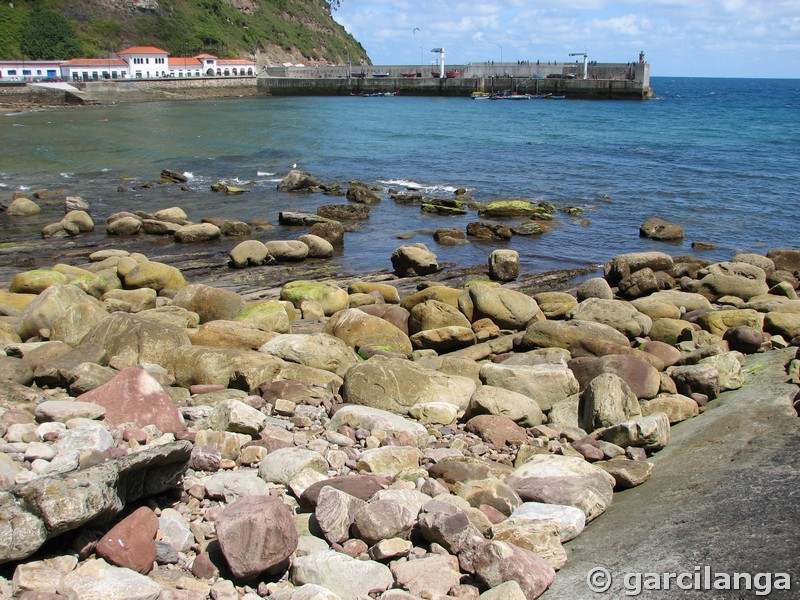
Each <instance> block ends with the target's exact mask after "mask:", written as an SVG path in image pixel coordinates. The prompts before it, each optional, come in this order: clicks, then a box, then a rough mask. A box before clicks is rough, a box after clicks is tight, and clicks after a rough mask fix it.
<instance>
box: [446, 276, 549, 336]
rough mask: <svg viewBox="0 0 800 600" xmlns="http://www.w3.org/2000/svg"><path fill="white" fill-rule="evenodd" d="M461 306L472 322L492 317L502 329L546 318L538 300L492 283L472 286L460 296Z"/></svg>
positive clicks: (516, 327)
mask: <svg viewBox="0 0 800 600" xmlns="http://www.w3.org/2000/svg"><path fill="white" fill-rule="evenodd" d="M458 307H459V309H460V310H461V312H462V313H464V314H465V315H466V316H467V318H468V319H469V320H470V321H471V322H475V321H478V320H479V319H491V320H492V321H493V322H494V323H495V324H496V325H497V326H498V327H500V328H501V329H515V330H520V329H524V328H525V327H526V326H527V325H528V323H530V322H531V321H532V320H534V319H536V320H543V319H544V315H543V314H542V313H541V311H540V310H539V305H538V304H536V300H534V299H533V298H531V297H530V296H528V295H527V294H523V293H522V292H517V291H515V290H509V289H506V288H502V287H499V286H497V285H493V284H476V285H473V286H470V287H469V288H467V289H466V290H464V292H463V293H462V294H461V295H460V296H459V298H458Z"/></svg>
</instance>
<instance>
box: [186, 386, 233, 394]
mask: <svg viewBox="0 0 800 600" xmlns="http://www.w3.org/2000/svg"><path fill="white" fill-rule="evenodd" d="M224 389H225V386H224V385H220V384H218V383H197V384H195V385H190V386H189V393H190V394H191V395H192V396H196V395H198V394H210V393H211V392H220V391H222V390H224Z"/></svg>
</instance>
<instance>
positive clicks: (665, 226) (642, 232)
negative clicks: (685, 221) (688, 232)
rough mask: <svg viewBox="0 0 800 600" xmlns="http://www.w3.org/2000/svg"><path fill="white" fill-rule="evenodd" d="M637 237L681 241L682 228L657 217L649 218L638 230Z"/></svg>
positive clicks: (682, 235)
mask: <svg viewBox="0 0 800 600" xmlns="http://www.w3.org/2000/svg"><path fill="white" fill-rule="evenodd" d="M639 237H644V238H650V239H651V240H663V241H669V240H682V239H683V238H684V233H683V227H681V226H680V225H676V224H675V223H670V222H669V221H665V220H664V219H660V218H659V217H650V218H649V219H647V220H646V221H645V222H644V223H642V226H641V227H640V228H639Z"/></svg>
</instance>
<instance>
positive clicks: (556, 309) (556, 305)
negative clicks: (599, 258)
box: [533, 279, 608, 319]
mask: <svg viewBox="0 0 800 600" xmlns="http://www.w3.org/2000/svg"><path fill="white" fill-rule="evenodd" d="M600 281H602V282H603V283H605V279H601V280H600ZM606 285H608V284H606ZM533 299H534V300H536V304H537V305H538V306H539V308H540V309H541V311H542V313H543V314H544V316H545V317H547V318H548V319H563V318H564V316H565V315H566V314H567V312H569V310H570V309H572V308H574V307H575V306H577V304H578V301H577V300H576V299H575V296H572V295H571V294H567V293H565V292H539V293H538V294H534V295H533Z"/></svg>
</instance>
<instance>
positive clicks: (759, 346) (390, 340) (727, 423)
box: [0, 170, 800, 600]
mask: <svg viewBox="0 0 800 600" xmlns="http://www.w3.org/2000/svg"><path fill="white" fill-rule="evenodd" d="M182 177H183V175H181V174H180V173H176V172H173V171H168V170H165V171H163V172H162V173H161V180H162V182H163V183H164V185H175V186H180V185H181V183H182V181H181V178H182ZM345 188H346V189H345ZM278 189H279V190H281V191H283V192H284V193H287V194H291V193H307V192H308V190H312V189H313V190H315V191H317V192H321V193H329V194H330V195H331V196H332V197H335V196H340V197H343V198H344V201H342V199H341V198H340V200H338V201H336V202H332V203H331V204H328V205H325V206H321V207H319V209H318V210H317V213H316V214H311V213H299V212H296V211H294V212H292V211H284V212H282V213H281V216H280V223H279V226H281V227H285V228H286V231H287V233H291V234H292V235H287V236H286V239H277V240H269V241H266V242H263V241H260V240H258V239H254V237H255V236H254V232H256V231H258V228H259V227H272V225H270V224H267V223H258V222H247V223H245V222H243V221H237V220H233V219H214V218H208V219H203V220H202V222H192V221H190V220H189V219H188V217H187V213H186V211H185V210H184V209H182V208H180V207H177V206H171V207H167V206H165V207H164V208H163V209H161V210H159V211H154V212H144V211H138V210H135V209H133V207H131V210H130V211H122V212H115V213H113V214H100V212H99V211H97V210H96V209H95V208H93V207H92V206H91V204H90V203H88V202H86V201H84V200H83V199H82V198H80V197H77V196H71V195H68V194H61V193H56V192H47V190H40V191H39V192H37V193H36V194H34V193H30V194H26V193H22V192H16V193H14V195H13V197H8V198H2V199H0V200H2V205H3V210H4V213H5V214H4V215H3V216H2V218H4V219H13V222H14V223H15V224H17V225H19V224H20V223H23V222H24V220H25V219H26V218H30V217H32V216H35V215H37V214H39V211H40V210H41V207H40V205H41V204H43V203H50V204H51V205H54V204H55V205H57V206H58V207H59V212H60V207H61V205H62V204H63V218H61V219H60V220H59V221H56V222H53V223H50V224H47V225H46V226H45V227H44V228H43V229H42V230H41V237H37V239H33V238H31V239H29V240H27V241H24V242H23V241H19V242H14V243H12V244H6V245H4V246H3V247H1V248H0V256H3V266H2V267H0V283H2V285H3V286H4V287H3V288H2V289H0V315H2V316H0V342H2V348H3V353H0V390H2V391H0V506H2V510H0V576H1V577H0V598H19V599H27V600H51V599H52V600H54V599H57V598H71V599H78V600H84V599H85V600H89V599H93V598H98V597H102V598H105V599H107V600H115V599H120V600H123V599H125V600H129V599H143V600H144V599H149V600H184V599H185V600H202V599H206V598H213V599H214V600H256V599H257V598H262V597H269V598H275V599H276V600H305V599H309V598H314V599H322V598H324V599H327V600H337V599H342V600H349V599H356V598H366V597H372V598H380V599H382V600H414V599H425V600H439V599H445V598H454V599H455V598H459V599H462V600H478V599H479V598H480V599H482V600H516V599H519V600H522V599H532V598H537V597H539V596H541V595H542V594H545V593H546V597H547V598H556V599H557V598H581V597H587V598H589V597H595V595H594V594H592V593H591V592H590V591H589V589H588V588H586V589H584V588H582V587H581V586H580V582H582V581H583V578H584V577H585V573H578V574H577V576H575V577H573V576H572V575H571V576H570V582H569V583H563V584H561V587H559V584H560V577H561V574H560V571H562V570H563V571H564V572H567V571H569V569H570V563H571V548H572V547H579V548H580V547H582V546H581V544H582V540H583V539H584V536H586V538H587V539H589V541H588V542H586V546H583V547H584V548H589V550H588V551H584V552H588V553H590V556H589V557H588V560H587V556H586V555H585V554H582V553H581V551H578V552H577V553H576V554H577V555H578V559H579V560H581V561H583V562H582V563H581V564H582V565H584V564H591V559H592V558H593V557H594V554H593V553H599V550H598V548H602V547H611V548H613V547H614V546H615V544H616V542H615V536H616V535H619V536H620V538H626V536H627V537H630V536H631V532H636V531H640V532H641V529H642V522H644V521H645V519H644V518H642V519H639V520H637V519H638V518H639V517H640V515H639V513H637V512H636V511H637V510H639V511H642V512H643V511H644V509H641V508H636V507H637V494H640V493H641V496H638V497H641V498H647V500H646V504H647V506H649V507H658V506H659V505H660V503H663V510H664V511H665V513H666V512H667V511H668V509H669V504H670V490H671V485H672V484H673V483H674V477H675V476H676V475H675V474H676V473H679V472H681V467H680V464H682V463H680V462H678V463H675V462H670V460H673V461H676V460H678V459H677V458H675V457H679V456H680V453H681V452H682V449H683V448H685V447H688V448H689V449H690V450H689V451H687V453H688V456H689V457H690V458H691V456H692V455H693V454H692V451H691V442H692V440H694V441H695V442H696V443H699V442H698V440H699V439H700V438H702V436H703V435H706V434H708V432H709V431H711V430H712V429H713V428H714V427H718V428H719V430H720V431H721V430H723V429H725V430H726V431H734V432H735V433H734V434H731V435H732V439H734V440H740V439H743V438H744V436H745V435H748V434H749V432H748V427H749V423H750V421H749V420H748V419H747V418H745V417H744V416H742V415H744V414H745V413H748V414H751V416H752V419H753V421H752V422H757V421H756V420H757V419H758V418H761V419H762V420H763V422H770V421H772V422H773V423H774V422H775V421H776V420H777V421H778V424H777V425H773V426H774V427H775V429H776V431H780V432H781V436H783V437H781V440H784V439H785V440H788V441H787V442H786V445H785V448H786V451H787V452H789V453H795V454H796V449H797V448H796V442H797V433H798V421H797V412H798V399H799V398H800V395H799V394H798V392H799V391H800V388H798V385H799V384H800V354H799V353H798V351H797V347H798V346H800V299H798V296H797V290H798V288H800V281H799V279H798V278H800V249H798V248H772V249H769V250H768V251H766V252H765V253H764V254H755V253H749V252H748V253H739V254H736V255H732V256H731V257H730V259H729V260H727V261H723V262H711V261H707V260H702V259H699V258H696V257H693V256H672V255H671V254H670V253H668V252H666V251H665V252H662V251H649V252H632V253H625V254H620V255H618V256H616V257H615V258H613V259H612V260H610V261H608V262H607V263H606V264H605V265H603V266H602V267H600V266H598V268H597V269H595V268H586V269H573V270H565V271H554V272H547V273H539V274H532V273H525V272H521V269H520V260H519V254H518V253H517V252H516V251H514V250H510V249H504V248H498V249H495V250H493V251H492V252H491V253H490V254H488V255H487V257H486V262H485V263H484V264H482V265H476V266H472V267H457V266H455V265H448V264H441V263H440V262H439V261H438V259H437V256H436V253H435V251H434V250H435V249H436V247H439V246H446V245H458V244H468V243H470V240H474V239H487V238H491V239H494V240H496V241H498V242H499V243H502V241H503V240H507V239H509V238H511V237H512V236H522V235H547V229H548V227H551V226H552V225H551V224H552V221H553V219H554V216H555V215H556V214H557V213H560V214H565V215H569V216H570V217H574V218H578V217H579V215H578V214H577V213H579V212H580V210H579V209H578V208H576V207H571V206H562V207H558V208H556V207H555V206H551V205H548V204H546V203H541V202H540V203H537V202H532V201H527V200H520V199H503V200H496V201H493V202H490V203H486V204H482V205H480V206H478V205H477V204H475V203H474V202H473V201H472V199H471V198H470V197H469V196H468V194H467V193H466V190H458V191H457V192H456V193H455V194H454V195H453V197H452V198H444V199H441V198H440V199H431V198H425V197H422V196H421V195H419V194H414V193H405V192H397V193H394V194H393V195H392V200H394V202H396V203H407V205H409V206H411V207H414V208H409V210H419V211H421V212H425V211H429V212H435V213H436V214H448V213H452V212H456V211H463V212H466V211H467V210H475V211H477V214H478V217H479V220H477V221H474V222H472V223H470V224H469V225H468V226H467V227H466V228H465V230H462V229H459V228H439V229H437V230H436V231H432V232H426V235H429V236H430V238H431V239H430V241H428V240H426V243H403V241H402V240H399V241H398V244H397V248H396V250H395V251H394V252H393V253H392V254H391V256H387V257H386V261H387V263H390V264H391V270H390V269H386V270H382V271H379V272H372V273H364V274H352V273H346V272H343V271H342V270H341V269H340V268H339V267H337V264H336V258H335V257H336V253H337V251H340V250H341V248H342V245H343V244H345V245H346V238H347V235H348V231H349V230H350V228H352V227H354V226H357V222H358V221H359V220H363V219H367V218H369V211H370V208H371V207H375V206H376V205H378V203H379V202H380V196H379V195H378V194H377V193H376V190H374V189H371V187H370V185H368V184H362V183H359V182H350V183H349V184H348V185H346V186H342V187H341V189H340V188H336V189H334V188H332V187H330V186H328V185H327V184H324V183H322V182H320V181H318V180H317V179H316V178H314V177H313V176H312V175H310V174H308V173H305V172H303V171H299V170H293V171H291V172H290V173H289V174H288V175H286V177H284V178H283V179H282V181H281V182H280V183H279V184H278ZM218 191H219V193H220V194H236V193H237V191H238V190H237V188H235V187H233V186H226V187H223V188H220V189H219V190H218ZM675 220H679V219H678V218H676V219H675ZM101 223H102V225H101ZM631 227H632V228H633V229H634V230H635V229H637V228H638V229H639V234H640V235H641V236H642V237H646V238H648V239H651V240H654V243H659V242H664V243H665V244H668V242H669V240H674V239H676V238H680V237H682V236H683V231H682V229H681V227H680V226H679V225H678V224H676V223H672V222H667V221H663V220H661V219H657V218H653V219H648V220H647V221H646V222H644V223H634V224H631ZM301 230H302V231H301ZM87 240H91V241H87ZM165 240H168V241H169V245H170V248H171V249H170V251H169V252H163V251H160V249H163V248H165V247H166V246H167V242H166V241H165ZM408 241H409V242H411V241H412V240H408ZM414 241H417V240H414ZM173 246H177V247H178V249H177V250H176V249H175V248H174V247H173ZM665 248H667V249H669V246H668V245H665ZM432 249H433V250H432ZM601 269H602V275H600V274H599V272H600V270H601ZM765 374H767V375H765ZM774 386H780V389H779V390H778V388H776V387H774ZM760 390H763V393H762V394H760V393H759V391H760ZM776 390H777V391H776ZM736 394H739V396H736ZM765 396H768V397H765ZM728 398H731V399H733V400H726V399H728ZM736 398H739V400H735V399H736ZM725 415H728V418H727V419H726V418H725ZM758 422H759V423H761V422H762V421H758ZM684 431H686V432H687V433H686V434H684V433H683V432H684ZM759 431H760V430H759ZM688 432H690V433H688ZM720 435H721V434H720ZM776 435H777V434H776ZM763 436H764V438H765V440H764V441H762V444H763V445H764V446H765V447H770V443H769V440H770V439H771V438H769V436H770V431H768V430H767V431H765V432H764V433H763ZM675 439H677V440H678V442H674V441H673V440H675ZM748 439H750V438H748ZM676 443H677V444H680V445H679V446H676V445H675V444H676ZM713 443H714V442H713V441H709V442H708V445H713ZM707 447H708V446H704V452H705V451H706V450H707ZM753 453H755V455H756V456H758V448H756V449H755V450H754V451H753ZM747 456H748V457H751V456H752V455H751V454H748V455H747ZM764 456H766V454H765V455H764ZM731 460H733V459H731ZM742 460H743V461H744V459H742ZM747 460H749V461H751V460H753V459H752V458H748V459H747ZM662 462H663V464H664V473H665V475H666V476H667V478H666V479H660V480H659V479H658V477H659V469H660V468H661V464H662ZM795 464H796V461H795ZM692 468H693V469H694V470H693V471H692V472H691V476H692V477H694V478H696V481H698V482H702V481H706V480H708V481H718V480H719V481H721V478H718V477H717V476H715V473H718V472H719V470H720V469H721V468H722V467H721V466H720V465H716V464H714V461H712V460H708V461H707V462H703V461H700V463H699V464H698V465H695V466H694V467H692ZM758 468H759V465H758V464H757V463H756V465H755V467H754V469H758ZM790 476H791V475H790ZM651 477H652V478H653V481H652V482H651V481H649V480H650V479H651ZM651 485H652V486H653V489H657V490H658V492H659V493H658V494H649V495H647V490H648V486H651ZM697 485H700V483H698V484H697ZM639 486H642V487H641V488H640V487H639ZM676 493H677V492H676ZM617 498H621V500H617ZM682 501H684V502H686V503H693V502H695V501H697V498H695V497H692V496H691V495H686V496H683V497H682ZM698 504H701V503H698ZM619 505H622V506H624V507H626V508H625V510H626V511H630V514H631V515H634V516H632V517H631V518H629V519H627V520H626V519H625V514H624V512H623V513H622V514H621V513H620V511H616V512H615V507H617V506H619ZM776 506H779V507H783V504H782V503H776ZM717 509H718V511H719V513H720V514H722V515H725V514H728V513H729V511H728V510H727V509H728V507H727V506H726V505H725V504H724V503H723V502H720V504H719V506H717V505H714V506H711V507H708V508H706V513H712V512H714V511H715V510H717ZM776 510H778V508H776ZM780 510H784V508H780ZM785 510H789V511H791V510H792V508H791V507H788V508H786V509H785ZM794 510H795V512H796V509H794ZM606 511H608V512H609V515H608V518H609V523H613V525H609V526H607V527H605V528H604V526H603V522H604V519H605V518H606V515H604V513H605V512H606ZM706 513H704V514H706ZM781 514H782V515H784V516H785V514H787V513H785V512H784V513H781ZM651 517H652V515H647V518H651ZM773 525H774V527H775V529H776V531H777V532H776V533H775V535H776V537H777V538H778V539H787V538H789V537H791V528H792V525H791V520H788V521H787V520H785V519H784V520H783V521H781V520H778V521H776V522H774V523H773ZM647 527H648V528H650V529H656V528H655V527H654V526H653V525H651V524H648V525H647ZM594 531H599V532H602V536H603V538H602V540H600V541H598V538H597V537H595V538H592V534H593V533H594ZM640 535H641V536H642V537H644V534H643V533H641V534H640ZM684 535H687V537H690V536H689V534H688V533H686V532H684ZM626 539H627V538H626ZM654 543H655V542H654ZM709 543H713V540H711V541H710V542H709ZM740 543H741V544H742V545H743V546H746V545H747V544H746V542H744V541H742V542H740ZM675 545H676V546H680V539H677V540H676V541H675ZM619 548H620V550H619V553H618V554H620V555H624V554H625V553H626V551H625V550H624V547H623V546H622V545H620V546H619ZM780 551H781V550H780V549H776V552H780ZM609 552H611V551H610V550H609ZM659 560H660V561H661V562H659V563H658V564H661V565H665V564H667V563H666V560H665V558H664V556H661V557H660V558H659ZM598 561H599V559H598ZM599 562H602V561H599ZM603 564H605V563H603ZM769 564H770V563H769V557H768V556H767V557H766V558H762V562H760V563H759V567H762V568H766V566H769ZM773 564H778V563H773ZM615 565H616V566H619V561H617V562H616V563H615ZM734 566H735V565H734ZM779 566H780V565H779ZM795 566H796V565H795ZM742 568H744V566H740V569H742ZM791 575H792V577H794V578H795V579H796V577H797V574H796V572H792V573H791ZM565 581H566V580H565ZM576 581H578V583H575V582H576ZM773 583H774V588H773V589H774V590H775V593H776V596H775V597H782V596H780V595H779V594H780V593H791V592H790V591H789V590H790V588H791V585H792V584H794V585H796V581H795V580H794V579H793V580H791V581H790V582H789V586H790V587H789V588H786V587H781V586H785V585H786V582H785V581H784V580H782V579H781V578H779V577H776V578H775V580H774V582H773ZM548 588H550V591H547V590H548ZM581 590H583V593H584V595H583V596H581V593H582V592H581ZM787 591H788V592H787ZM786 597H789V595H787V596H786Z"/></svg>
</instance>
